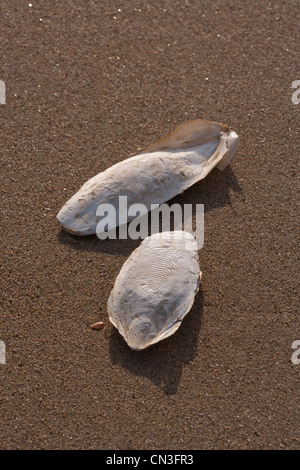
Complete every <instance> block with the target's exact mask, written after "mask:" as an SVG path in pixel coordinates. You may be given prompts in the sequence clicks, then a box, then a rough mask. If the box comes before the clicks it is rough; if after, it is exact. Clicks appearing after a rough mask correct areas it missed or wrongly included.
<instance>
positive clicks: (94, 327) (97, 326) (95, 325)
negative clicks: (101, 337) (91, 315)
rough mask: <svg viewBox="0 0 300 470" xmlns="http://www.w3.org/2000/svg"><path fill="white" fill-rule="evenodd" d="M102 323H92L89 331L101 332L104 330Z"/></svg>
mask: <svg viewBox="0 0 300 470" xmlns="http://www.w3.org/2000/svg"><path fill="white" fill-rule="evenodd" d="M104 326H105V325H104V323H103V321H98V322H97V323H93V325H91V329H92V330H102V328H104Z"/></svg>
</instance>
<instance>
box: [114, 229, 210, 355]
mask: <svg viewBox="0 0 300 470" xmlns="http://www.w3.org/2000/svg"><path fill="white" fill-rule="evenodd" d="M166 237H168V238H166ZM200 278H201V271H200V266H199V259H198V253H197V245H196V241H195V239H194V237H193V236H192V235H191V234H189V233H187V232H181V231H176V232H163V233H162V234H159V238H157V235H152V236H150V237H147V238H146V239H145V240H144V241H143V242H142V243H141V245H140V246H139V247H138V248H137V249H136V250H134V252H133V253H132V254H131V256H130V257H129V258H128V260H127V261H126V262H125V263H124V265H123V267H122V269H121V271H120V273H119V275H118V277H117V279H116V281H115V285H114V288H113V289H112V292H111V294H110V297H109V300H108V314H109V319H110V321H111V322H112V323H113V325H114V326H115V327H116V328H117V329H118V330H119V332H120V333H121V335H122V336H123V337H124V339H125V341H126V342H127V344H128V345H129V346H130V347H131V348H132V349H135V350H140V349H144V348H146V347H148V346H150V345H151V344H154V343H156V342H158V341H160V340H162V339H164V338H167V337H168V336H170V335H171V334H173V333H175V331H176V330H177V329H178V328H179V326H180V324H181V321H182V320H183V318H184V317H185V315H186V314H187V313H188V312H189V310H190V309H191V307H192V305H193V302H194V297H195V294H196V293H197V291H198V289H199V283H200Z"/></svg>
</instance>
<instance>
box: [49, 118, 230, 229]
mask: <svg viewBox="0 0 300 470" xmlns="http://www.w3.org/2000/svg"><path fill="white" fill-rule="evenodd" d="M237 145H238V136H237V134H236V133H235V132H234V131H233V130H231V129H230V128H229V127H228V126H226V125H223V124H220V123H217V122H213V121H207V120H201V119H196V120H193V121H189V122H186V123H184V124H182V125H180V126H179V127H177V128H176V129H175V130H174V131H173V132H171V133H170V134H168V135H167V136H165V137H164V138H162V139H161V140H159V141H158V142H155V143H154V144H151V145H149V146H148V147H147V148H145V149H143V150H141V151H139V152H138V153H137V154H136V155H134V156H132V157H130V158H128V159H126V160H123V161H121V162H119V163H117V164H115V165H113V166H112V167H110V168H108V169H107V170H105V171H103V172H101V173H99V174H98V175H96V176H94V177H93V178H91V179H90V180H88V181H87V182H86V183H85V184H84V185H83V186H82V187H81V188H80V190H79V191H78V192H77V193H76V194H74V196H72V197H71V199H69V200H68V201H67V202H66V204H65V205H64V206H63V207H62V209H61V210H60V211H59V213H58V215H57V218H58V220H59V221H60V223H61V224H62V226H63V228H64V229H65V230H66V231H68V232H71V233H74V234H76V235H92V234H95V233H96V227H97V223H98V221H99V217H97V215H96V211H97V208H98V207H99V206H100V205H101V204H111V205H113V206H114V208H115V210H116V214H117V218H116V224H115V225H116V226H118V225H119V218H118V215H119V196H127V206H128V207H129V206H131V205H132V204H136V203H142V204H144V205H145V206H146V208H147V211H149V210H151V204H163V203H164V202H166V201H168V200H170V199H172V198H173V197H174V196H176V195H177V194H179V193H182V192H183V191H185V190H186V189H187V188H189V187H190V186H192V185H193V184H195V183H196V182H197V181H200V180H201V179H203V178H204V177H205V176H206V175H207V174H208V173H209V172H210V171H211V170H212V169H213V168H214V167H215V166H217V167H218V168H219V169H221V170H223V169H224V168H225V167H226V166H227V165H228V164H229V162H230V161H231V159H232V157H233V155H234V153H235V150H236V148H237ZM132 218H134V217H128V218H127V220H128V221H129V220H131V219H132ZM110 228H111V229H112V228H114V227H110Z"/></svg>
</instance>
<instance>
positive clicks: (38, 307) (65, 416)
mask: <svg viewBox="0 0 300 470" xmlns="http://www.w3.org/2000/svg"><path fill="white" fill-rule="evenodd" d="M119 10H120V11H119ZM0 40H1V52H0V56H1V60H0V79H1V80H3V81H5V84H6V90H7V100H6V104H5V105H0V114H1V127H0V141H1V225H2V236H1V239H2V252H3V263H2V277H1V280H2V292H3V300H2V307H1V318H0V340H2V341H4V342H5V345H6V355H7V356H6V359H7V363H6V365H2V364H0V378H1V379H0V387H1V395H0V400H1V401H0V416H1V426H0V443H1V444H0V446H1V448H3V449H263V448H266V449H296V448H298V449H299V448H300V434H299V403H300V400H299V373H300V366H299V365H295V364H292V362H291V355H292V349H291V345H292V343H293V341H295V340H299V339H300V329H299V317H298V316H297V307H298V302H297V300H298V297H299V289H298V288H299V277H298V266H299V258H298V255H297V243H298V242H299V240H298V230H297V227H298V225H299V214H298V208H297V201H299V193H298V190H297V187H299V180H298V176H297V175H298V173H297V171H299V170H298V167H297V160H298V155H299V112H300V105H295V104H293V103H292V100H291V96H292V93H293V91H294V90H292V88H291V85H292V82H293V81H294V80H296V79H300V77H299V75H297V74H299V2H298V1H296V0H295V1H294V0H288V1H285V2H280V1H278V0H274V1H272V2H267V1H263V0H256V1H255V2H253V1H250V0H248V1H244V0H243V1H241V0H229V1H227V2H223V1H221V0H216V1H205V0H202V1H192V0H180V1H179V0H172V1H171V0H163V1H162V2H146V1H137V0H127V1H122V0H120V1H118V2H111V1H107V0H104V1H101V2H96V1H93V0H87V1H85V2H81V1H79V0H73V1H71V0H66V1H64V2H59V1H53V2H46V1H41V0H33V1H32V7H29V6H28V3H27V2H20V1H19V0H10V2H1V26H0ZM196 118H206V119H211V120H216V121H218V122H222V123H225V124H228V125H230V126H231V127H232V128H233V129H234V130H235V131H236V132H237V134H238V135H239V138H240V146H239V149H238V152H237V154H236V155H235V157H234V158H233V160H232V162H231V165H230V166H229V167H227V168H226V169H225V170H224V172H220V171H218V170H217V169H214V170H213V171H212V173H210V174H209V175H208V176H207V178H206V179H205V180H203V181H201V182H200V183H198V184H196V185H195V186H193V187H191V188H190V189H189V190H187V191H186V192H185V193H184V194H182V195H180V196H178V197H176V198H175V199H174V200H173V201H172V202H178V203H180V204H184V203H192V204H197V203H198V204H200V203H204V204H205V245H204V248H203V249H202V250H200V252H199V258H200V265H201V270H202V272H203V278H202V283H201V289H200V291H199V293H198V294H197V296H196V299H195V304H194V306H193V308H192V310H191V312H190V313H189V315H188V316H187V317H186V318H185V320H184V321H183V323H182V325H181V327H180V329H179V330H178V332H176V333H175V334H174V335H173V336H172V337H170V338H168V339H166V340H165V341H162V342H161V343H159V344H157V345H155V346H153V347H151V348H149V349H147V350H145V351H142V352H140V353H136V352H134V351H131V350H130V349H129V348H128V347H127V345H126V344H125V342H124V341H123V339H122V337H121V336H120V335H119V334H118V332H117V331H115V329H114V328H113V327H112V326H110V325H109V324H108V318H107V312H106V303H107V299H108V296H109V293H110V291H111V289H112V286H113V283H114V280H115V278H116V276H117V274H118V272H119V270H120V268H121V266H122V265H123V263H124V261H125V260H126V259H127V258H128V257H129V255H130V254H131V252H132V251H133V250H134V249H135V248H136V247H137V246H138V245H139V242H138V241H126V240H121V241H110V242H99V240H98V239H97V238H96V237H90V238H87V239H78V238H76V237H72V236H70V235H68V234H66V233H64V232H63V231H62V230H61V228H60V226H59V223H58V222H57V220H56V214H57V211H58V210H59V209H60V207H61V206H62V204H64V202H65V201H66V200H67V199H68V198H69V197H71V195H72V194H74V192H75V191H77V189H78V188H79V187H80V186H81V185H82V184H83V183H84V182H85V181H86V180H87V179H88V178H90V177H92V176H93V175H95V174H97V172H100V171H103V170H104V169H106V168H108V167H109V166H111V165H113V164H114V163H117V162H119V161H121V160H122V159H124V158H126V157H127V156H128V155H131V154H133V153H135V152H136V151H137V148H138V147H141V148H143V147H145V146H147V145H149V144H150V143H151V142H154V141H155V140H156V139H159V138H160V137H161V136H163V135H166V134H167V133H168V132H170V131H171V130H172V129H174V128H175V127H176V126H178V125H179V124H181V123H182V122H185V121H187V120H190V119H196ZM297 185H298V186H297ZM98 321H103V322H104V323H105V324H106V325H107V326H106V327H105V328H104V329H103V330H101V331H93V330H91V328H90V325H91V324H93V323H95V322H98Z"/></svg>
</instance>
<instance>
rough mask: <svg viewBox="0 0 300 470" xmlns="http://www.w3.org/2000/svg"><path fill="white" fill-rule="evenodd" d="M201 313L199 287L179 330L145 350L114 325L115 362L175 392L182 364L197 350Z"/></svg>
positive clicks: (112, 343)
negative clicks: (129, 341) (136, 348)
mask: <svg viewBox="0 0 300 470" xmlns="http://www.w3.org/2000/svg"><path fill="white" fill-rule="evenodd" d="M202 314H203V295H202V292H201V291H199V292H198V294H197V295H196V297H195V302H194V305H193V307H192V309H191V311H190V312H189V313H188V315H187V316H186V317H185V318H184V319H183V321H182V324H181V326H180V327H179V329H178V330H177V331H176V333H174V335H172V336H170V337H169V338H167V339H165V340H163V341H161V342H160V343H157V344H154V345H153V346H150V347H149V348H147V349H144V350H143V351H132V350H131V349H130V348H129V347H128V346H127V344H126V343H125V341H124V339H123V338H122V336H121V335H120V334H119V332H118V331H117V329H116V328H114V329H113V332H112V334H111V337H110V343H109V349H110V350H109V352H110V359H111V362H112V364H120V365H121V366H122V367H124V368H126V369H128V370H129V371H130V372H131V373H132V374H134V375H137V376H143V377H147V378H148V379H149V380H151V382H153V383H155V384H156V385H157V386H158V387H160V388H161V389H162V390H163V391H164V392H165V393H166V394H168V395H173V394H175V393H176V391H177V388H178V385H179V382H180V378H181V374H182V370H183V367H184V366H185V365H186V364H189V363H190V362H191V361H192V360H193V358H194V357H195V355H196V353H197V342H198V337H199V332H200V328H201V319H202Z"/></svg>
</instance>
